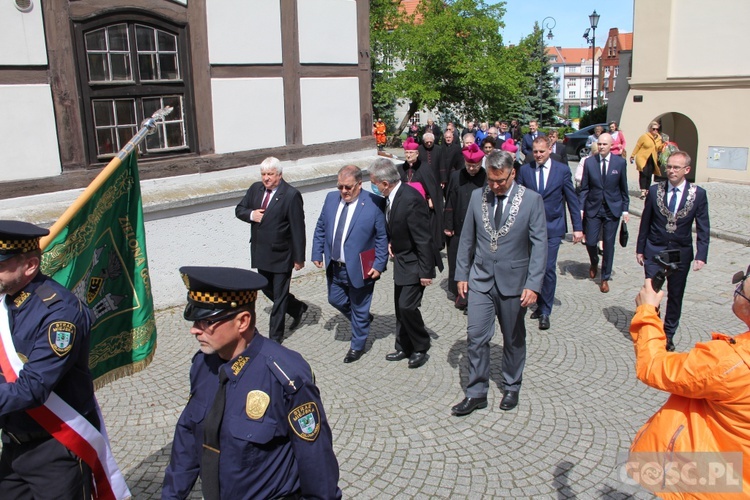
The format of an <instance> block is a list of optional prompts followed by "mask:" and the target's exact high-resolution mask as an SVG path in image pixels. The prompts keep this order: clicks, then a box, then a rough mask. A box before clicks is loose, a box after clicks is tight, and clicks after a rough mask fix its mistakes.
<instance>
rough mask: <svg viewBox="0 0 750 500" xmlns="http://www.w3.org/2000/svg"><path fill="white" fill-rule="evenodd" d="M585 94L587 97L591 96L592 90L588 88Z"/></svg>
mask: <svg viewBox="0 0 750 500" xmlns="http://www.w3.org/2000/svg"><path fill="white" fill-rule="evenodd" d="M583 94H584V97H586V98H587V99H588V98H590V97H591V91H590V90H587V91H586V92H584V93H583Z"/></svg>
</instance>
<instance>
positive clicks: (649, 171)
mask: <svg viewBox="0 0 750 500" xmlns="http://www.w3.org/2000/svg"><path fill="white" fill-rule="evenodd" d="M652 175H654V158H653V157H652V156H649V157H648V161H647V162H646V165H645V166H644V167H643V170H641V171H640V172H638V184H639V185H640V188H641V189H646V190H648V188H649V187H651V176H652Z"/></svg>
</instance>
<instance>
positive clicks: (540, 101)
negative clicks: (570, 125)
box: [513, 23, 559, 125]
mask: <svg viewBox="0 0 750 500" xmlns="http://www.w3.org/2000/svg"><path fill="white" fill-rule="evenodd" d="M518 47H519V52H520V54H518V55H519V59H520V60H523V61H524V62H525V70H524V76H525V79H524V91H523V95H524V98H523V99H522V100H520V102H515V103H513V105H514V108H515V111H516V114H514V116H517V117H518V118H519V119H521V120H523V122H524V123H528V122H529V120H538V121H539V122H540V123H539V124H540V125H545V124H546V125H550V124H553V123H555V122H556V119H555V116H557V113H558V109H559V104H558V101H557V94H556V93H555V89H554V85H553V80H554V78H553V76H552V72H551V71H550V64H549V58H548V56H547V46H546V45H545V43H544V30H542V29H541V28H540V27H539V24H538V23H534V31H533V32H532V33H531V34H530V35H528V36H526V37H524V38H523V39H522V40H521V42H520V43H519V45H518Z"/></svg>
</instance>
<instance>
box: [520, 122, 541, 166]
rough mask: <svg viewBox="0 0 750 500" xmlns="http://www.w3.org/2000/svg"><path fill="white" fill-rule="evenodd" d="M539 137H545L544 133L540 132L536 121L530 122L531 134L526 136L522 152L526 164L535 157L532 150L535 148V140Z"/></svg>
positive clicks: (522, 143) (522, 144)
mask: <svg viewBox="0 0 750 500" xmlns="http://www.w3.org/2000/svg"><path fill="white" fill-rule="evenodd" d="M537 137H544V133H542V132H539V123H537V121H536V120H531V121H530V122H529V133H528V134H524V136H523V141H521V152H522V153H523V158H524V159H523V161H524V163H530V162H531V160H532V158H533V156H532V153H531V150H532V149H533V148H534V140H535V139H536V138H537Z"/></svg>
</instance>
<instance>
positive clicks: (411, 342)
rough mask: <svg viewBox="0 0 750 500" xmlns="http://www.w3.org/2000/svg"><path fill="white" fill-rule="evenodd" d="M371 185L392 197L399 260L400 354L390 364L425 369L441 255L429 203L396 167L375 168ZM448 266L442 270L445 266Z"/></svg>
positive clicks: (383, 162) (384, 163)
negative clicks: (426, 298)
mask: <svg viewBox="0 0 750 500" xmlns="http://www.w3.org/2000/svg"><path fill="white" fill-rule="evenodd" d="M370 182H371V183H372V184H373V186H374V187H376V188H377V190H378V191H379V192H380V193H382V194H383V196H385V197H386V212H385V213H386V223H387V226H388V235H389V237H390V240H391V242H390V248H389V253H390V254H391V256H392V257H393V285H394V287H393V301H394V306H395V310H396V343H395V344H396V345H395V347H396V350H395V352H392V353H390V354H388V355H386V357H385V359H386V360H388V361H400V360H402V359H407V358H408V359H409V368H419V367H420V366H422V365H424V364H425V363H426V362H427V360H428V359H430V356H429V355H428V354H427V351H428V350H429V349H430V335H429V333H428V332H427V329H426V328H425V326H424V319H423V318H422V313H421V312H420V311H419V307H420V305H421V303H422V296H423V295H424V289H425V287H426V286H429V285H431V284H432V279H433V278H434V277H435V251H434V246H433V242H432V233H431V231H430V216H429V214H428V209H427V202H425V199H424V198H423V197H422V195H421V194H420V193H419V191H417V190H416V189H414V188H413V187H411V186H409V185H408V184H406V183H405V182H402V181H401V174H400V173H399V171H398V169H397V168H396V166H395V165H394V164H393V163H392V162H391V161H390V160H388V159H386V158H378V159H377V160H375V161H374V162H373V164H372V166H371V167H370ZM441 265H442V264H441Z"/></svg>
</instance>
